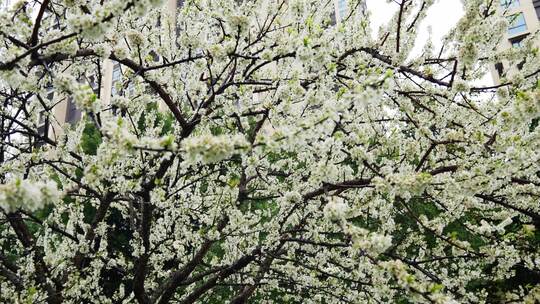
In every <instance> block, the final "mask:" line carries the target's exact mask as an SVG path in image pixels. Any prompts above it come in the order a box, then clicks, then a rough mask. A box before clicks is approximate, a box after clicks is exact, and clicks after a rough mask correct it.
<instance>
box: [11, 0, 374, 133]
mask: <svg viewBox="0 0 540 304" xmlns="http://www.w3.org/2000/svg"><path fill="white" fill-rule="evenodd" d="M4 1H5V2H6V3H7V1H8V0H4ZM348 1H349V0H334V6H335V12H334V14H333V16H332V20H333V21H334V22H335V23H339V22H340V20H342V19H344V18H346V17H347V14H348V13H349V3H348ZM183 3H184V0H167V1H166V3H165V4H164V5H165V6H166V7H167V10H166V11H167V12H170V15H169V16H168V17H169V18H172V20H171V21H172V22H173V24H174V23H176V14H175V12H176V10H177V9H178V8H180V7H181V6H182V5H183ZM360 9H361V10H363V11H365V10H366V7H365V2H364V3H362V7H360ZM165 17H166V16H165ZM123 69H124V67H122V66H121V65H120V64H118V63H116V62H114V61H112V60H109V59H106V60H104V62H103V74H102V79H101V83H100V84H98V83H97V82H96V81H95V80H94V79H87V80H85V82H86V81H87V83H90V84H91V86H92V87H93V89H94V90H96V91H97V89H98V85H99V86H100V91H101V100H102V102H104V104H108V103H110V100H111V97H112V96H114V95H116V94H121V93H122V91H123V90H128V91H129V89H130V88H129V85H128V86H127V87H126V86H123V85H122V84H121V83H120V82H121V81H122V79H123V73H124V72H125V71H124V70H123ZM53 94H54V91H53V90H52V87H51V90H50V92H49V94H48V98H52V97H53ZM255 98H256V97H255ZM84 114H85V113H83V112H81V111H80V110H79V109H77V107H76V106H75V104H74V103H73V101H71V100H69V99H68V100H63V101H61V102H59V103H58V104H57V105H56V106H55V108H54V110H53V115H54V117H53V118H48V117H46V116H45V115H40V117H39V121H38V125H39V132H40V134H41V135H42V136H46V137H49V138H52V139H54V138H58V137H59V136H61V135H62V125H63V124H66V123H69V124H75V123H76V122H78V121H79V120H80V119H81V118H82V117H83V116H84Z"/></svg>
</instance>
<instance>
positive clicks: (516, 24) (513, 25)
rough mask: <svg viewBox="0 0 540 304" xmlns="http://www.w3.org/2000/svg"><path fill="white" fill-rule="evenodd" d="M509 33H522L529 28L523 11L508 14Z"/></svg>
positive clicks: (512, 34) (511, 34)
mask: <svg viewBox="0 0 540 304" xmlns="http://www.w3.org/2000/svg"><path fill="white" fill-rule="evenodd" d="M507 18H508V35H510V36H514V35H517V34H521V33H523V32H525V31H526V30H527V24H526V23H525V17H524V16H523V13H519V14H515V15H512V16H508V17H507Z"/></svg>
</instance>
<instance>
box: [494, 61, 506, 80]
mask: <svg viewBox="0 0 540 304" xmlns="http://www.w3.org/2000/svg"><path fill="white" fill-rule="evenodd" d="M495 70H497V74H498V75H499V77H501V76H502V74H503V73H504V68H503V64H502V63H500V62H498V63H496V64H495Z"/></svg>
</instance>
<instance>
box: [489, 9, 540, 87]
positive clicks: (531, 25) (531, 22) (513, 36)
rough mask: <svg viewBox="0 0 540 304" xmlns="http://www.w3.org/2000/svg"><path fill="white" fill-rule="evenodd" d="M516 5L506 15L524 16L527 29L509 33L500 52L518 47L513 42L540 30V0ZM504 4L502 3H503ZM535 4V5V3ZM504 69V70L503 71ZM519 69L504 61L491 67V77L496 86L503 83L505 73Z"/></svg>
mask: <svg viewBox="0 0 540 304" xmlns="http://www.w3.org/2000/svg"><path fill="white" fill-rule="evenodd" d="M507 1H510V0H507ZM514 1H516V2H515V4H512V5H510V7H509V8H508V9H507V10H506V12H505V15H506V16H508V17H511V16H517V15H518V14H523V17H524V20H525V25H526V28H525V29H523V30H521V29H519V30H514V31H507V33H506V34H505V37H504V39H503V40H502V41H501V42H500V44H499V49H500V50H505V49H509V48H512V47H516V46H513V45H512V42H516V41H519V40H520V39H522V38H525V37H526V36H527V35H530V34H531V33H533V32H535V31H537V30H538V29H540V23H539V19H540V0H534V1H533V0H514ZM501 2H502V1H501ZM533 2H534V3H533ZM501 68H502V70H501ZM516 70H517V67H513V66H510V64H509V62H506V61H503V62H500V63H497V64H496V65H494V66H492V67H491V76H492V78H493V82H494V83H495V84H500V83H501V75H502V73H501V72H503V73H507V75H508V74H511V73H512V72H515V71H516Z"/></svg>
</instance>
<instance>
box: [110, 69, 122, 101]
mask: <svg viewBox="0 0 540 304" xmlns="http://www.w3.org/2000/svg"><path fill="white" fill-rule="evenodd" d="M121 79H122V69H121V68H120V64H119V63H115V64H114V67H113V73H112V88H111V93H112V95H113V96H114V95H116V94H118V89H117V86H118V85H120V84H119V83H118V82H119V81H120V80H121Z"/></svg>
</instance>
